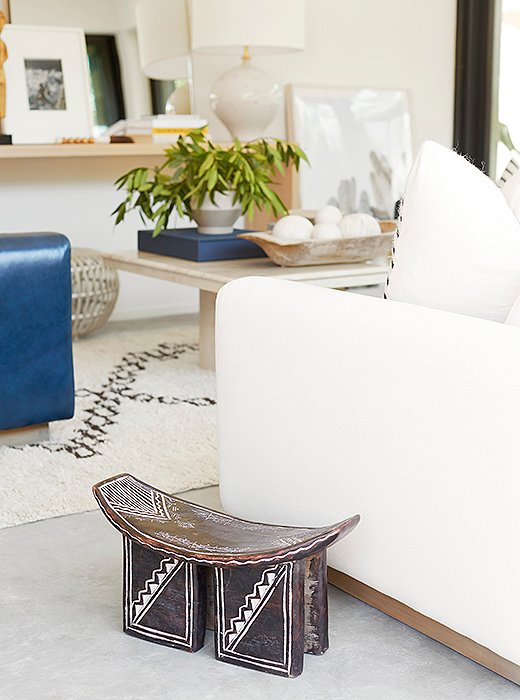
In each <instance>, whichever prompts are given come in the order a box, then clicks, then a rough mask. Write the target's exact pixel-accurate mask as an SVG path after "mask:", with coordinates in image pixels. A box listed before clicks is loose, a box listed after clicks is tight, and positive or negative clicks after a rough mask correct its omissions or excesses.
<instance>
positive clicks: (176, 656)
mask: <svg viewBox="0 0 520 700" xmlns="http://www.w3.org/2000/svg"><path fill="white" fill-rule="evenodd" d="M190 498H192V499H193V500H195V498H197V500H199V501H201V502H202V501H203V502H205V503H208V504H214V503H215V500H216V495H215V489H206V490H203V491H200V492H198V493H197V494H190ZM0 561H1V570H0V591H1V593H0V698H2V700H44V699H46V698H53V699H56V700H72V699H76V698H88V699H89V700H141V699H142V700H144V699H146V700H167V699H168V700H169V699H170V698H173V699H177V698H179V699H180V698H182V699H183V700H184V699H189V698H200V699H201V700H220V699H222V700H224V699H226V700H228V699H229V700H244V699H247V700H270V699H271V698H272V699H274V698H283V699H284V700H285V699H291V698H295V699H296V698H298V700H307V699H309V700H310V699H312V700H322V699H323V700H325V699H326V700H376V699H381V700H412V699H413V700H428V699H430V698H431V699H432V700H433V699H435V700H444V699H446V700H448V699H449V700H457V699H459V698H473V699H475V700H497V699H500V698H516V699H520V688H519V687H517V686H515V685H513V684H512V683H509V682H508V681H506V680H504V679H502V678H499V677H498V676H496V675H495V674H493V673H491V672H490V671H487V670H485V669H483V668H482V667H480V666H478V665H477V664H474V663H473V662H471V661H469V660H467V659H465V658H463V657H462V656H459V655H458V654H456V653H455V652H452V651H451V650H449V649H447V648H446V647H443V646H442V645H440V644H438V643H436V642H434V641H432V640H430V639H428V638H427V637H424V636H423V635H421V634H419V633H417V632H415V631H413V630H411V629H410V628H408V627H406V626H405V625H402V624H400V623H399V622H396V621H394V620H392V619H390V618H389V617H386V616H385V615H383V614H382V613H379V612H377V611H376V610H373V609H372V608H370V607H368V606H366V605H364V604H363V603H360V602H358V601H356V600H354V599H352V598H350V597H349V596H347V595H346V594H344V593H342V592H341V591H339V590H337V589H335V588H331V589H330V604H331V605H330V628H331V635H330V636H331V648H330V650H329V651H328V652H327V653H326V654H325V656H323V657H312V656H306V657H305V670H304V673H303V675H302V676H300V677H299V678H296V679H292V680H288V679H283V678H278V677H275V676H269V675H266V674H262V673H259V672H257V671H249V670H245V669H240V668H237V667H234V666H230V665H228V664H224V663H221V662H217V661H215V659H214V656H213V638H212V633H209V632H208V634H207V638H206V646H205V647H204V648H203V649H202V650H201V651H199V652H198V653H197V654H192V655H191V654H187V653H185V652H183V651H177V650H173V649H169V648H167V647H163V646H159V645H155V644H151V643H148V642H145V641H142V640H139V639H135V638H133V637H129V636H127V635H125V634H123V633H122V632H121V600H120V598H121V544H120V536H119V535H118V533H117V532H116V531H115V530H114V528H113V527H111V526H110V525H109V524H108V522H107V521H106V520H105V518H104V517H103V516H102V515H101V513H100V512H98V511H94V512H90V513H82V514H79V515H69V516H66V517H63V518H54V519H51V520H45V521H42V522H38V523H31V524H27V525H22V526H19V527H14V528H9V529H5V530H2V531H0Z"/></svg>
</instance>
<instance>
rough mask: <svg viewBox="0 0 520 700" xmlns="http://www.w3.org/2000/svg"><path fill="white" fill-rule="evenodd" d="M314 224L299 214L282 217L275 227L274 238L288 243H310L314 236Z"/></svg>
mask: <svg viewBox="0 0 520 700" xmlns="http://www.w3.org/2000/svg"><path fill="white" fill-rule="evenodd" d="M312 228H313V226H312V224H311V222H310V221H309V219H306V218H305V217H304V216H299V215H298V214H289V215H288V216H282V218H281V219H280V220H279V221H277V222H276V224H275V225H274V226H273V231H272V233H273V236H274V237H275V238H281V239H284V240H286V241H308V240H309V239H310V237H311V234H312Z"/></svg>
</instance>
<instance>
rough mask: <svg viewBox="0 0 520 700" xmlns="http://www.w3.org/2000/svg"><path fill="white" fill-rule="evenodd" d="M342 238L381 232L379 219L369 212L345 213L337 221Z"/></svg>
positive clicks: (373, 234)
mask: <svg viewBox="0 0 520 700" xmlns="http://www.w3.org/2000/svg"><path fill="white" fill-rule="evenodd" d="M339 228H340V231H341V233H342V235H343V238H361V237H362V236H378V235H379V234H380V233H381V226H380V225H379V221H378V220H377V219H375V218H374V217H373V216H370V214H362V213H361V212H359V213H357V214H347V215H346V216H344V217H343V218H342V219H341V221H340V222H339Z"/></svg>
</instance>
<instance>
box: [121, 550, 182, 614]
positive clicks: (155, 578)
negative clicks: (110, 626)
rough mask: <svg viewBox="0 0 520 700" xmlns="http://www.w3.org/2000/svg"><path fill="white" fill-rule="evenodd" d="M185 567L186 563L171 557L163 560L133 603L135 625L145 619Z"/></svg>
mask: <svg viewBox="0 0 520 700" xmlns="http://www.w3.org/2000/svg"><path fill="white" fill-rule="evenodd" d="M183 566H184V562H182V561H179V560H178V559H173V558H171V557H168V558H165V559H162V560H161V563H160V565H159V566H158V567H157V569H154V571H152V575H151V576H150V578H149V579H147V580H146V581H145V583H144V587H143V588H142V589H141V590H140V591H139V593H138V595H137V598H136V599H135V601H134V602H133V603H132V606H133V613H134V615H133V619H132V622H133V623H137V622H139V620H141V619H142V618H143V617H144V615H145V614H146V612H148V610H149V609H150V608H151V606H152V605H153V603H154V601H155V600H157V598H158V597H159V595H160V594H161V592H162V591H163V590H164V589H165V587H166V586H167V584H168V583H169V582H170V581H171V580H172V579H173V578H174V576H176V575H177V574H178V572H179V571H180V570H181V569H182V567H183Z"/></svg>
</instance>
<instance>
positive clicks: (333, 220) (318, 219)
mask: <svg viewBox="0 0 520 700" xmlns="http://www.w3.org/2000/svg"><path fill="white" fill-rule="evenodd" d="M342 216H343V214H342V213H341V210H340V209H338V207H334V206H333V205H332V204H327V206H326V207H322V208H321V209H318V211H317V212H316V216H315V217H314V223H316V224H336V225H338V224H339V222H340V221H341V218H342Z"/></svg>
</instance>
